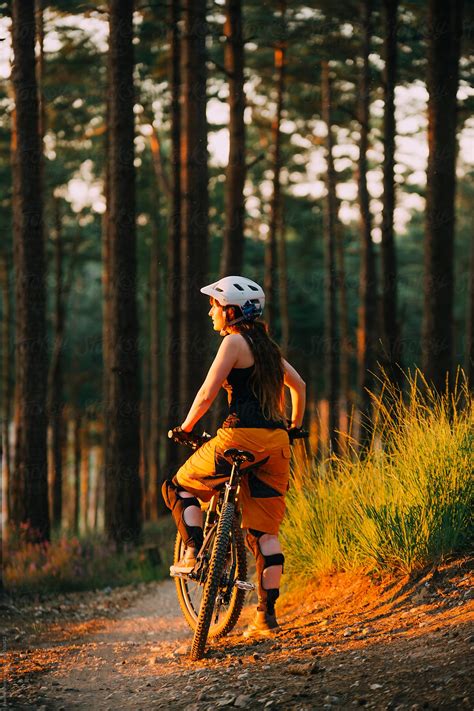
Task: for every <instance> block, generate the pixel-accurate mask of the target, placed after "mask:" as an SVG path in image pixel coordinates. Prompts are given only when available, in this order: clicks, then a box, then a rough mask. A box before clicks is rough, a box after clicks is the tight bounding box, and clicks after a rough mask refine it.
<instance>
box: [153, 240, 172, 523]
mask: <svg viewBox="0 0 474 711" xmlns="http://www.w3.org/2000/svg"><path fill="white" fill-rule="evenodd" d="M153 232H154V233H153V236H152V239H153V242H152V246H151V264H150V430H149V441H148V466H149V487H150V488H149V494H150V512H151V518H152V520H154V521H155V520H156V519H157V516H158V514H163V513H165V511H166V510H167V509H166V506H165V503H164V501H163V498H162V496H161V484H162V483H163V479H164V477H163V472H162V470H161V468H160V422H161V391H162V388H161V378H160V323H159V321H160V314H159V306H160V301H159V296H160V293H161V283H160V268H159V262H160V250H159V233H158V229H157V228H155V229H154V231H153Z"/></svg>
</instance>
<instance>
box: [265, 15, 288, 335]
mask: <svg viewBox="0 0 474 711" xmlns="http://www.w3.org/2000/svg"><path fill="white" fill-rule="evenodd" d="M279 7H280V13H281V22H282V26H283V27H284V24H285V12H286V2H280V5H279ZM285 52H286V42H285V41H284V40H283V41H279V42H277V45H276V47H275V52H274V58H275V59H274V61H275V72H276V91H277V99H276V113H275V116H274V118H273V121H272V145H273V194H272V199H271V204H270V224H269V231H268V237H267V242H266V245H265V278H264V289H265V296H266V300H265V307H266V313H267V315H266V320H267V322H268V326H269V328H270V331H271V332H273V333H274V331H275V323H276V313H277V309H276V281H277V269H278V265H277V234H278V229H279V217H280V215H281V184H280V172H281V131H280V123H281V114H282V110H283V92H284V88H285Z"/></svg>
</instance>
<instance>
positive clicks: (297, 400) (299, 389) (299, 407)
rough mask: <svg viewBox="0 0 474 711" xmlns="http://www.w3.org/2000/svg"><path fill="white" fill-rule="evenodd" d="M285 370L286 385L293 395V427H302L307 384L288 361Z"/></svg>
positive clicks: (284, 364)
mask: <svg viewBox="0 0 474 711" xmlns="http://www.w3.org/2000/svg"><path fill="white" fill-rule="evenodd" d="M283 367H284V369H285V377H284V381H283V382H284V383H285V385H286V386H287V387H288V388H289V390H290V395H291V426H292V427H301V425H302V424H303V415H304V410H305V406H306V383H305V381H304V380H303V378H302V377H301V375H300V374H299V373H298V371H297V370H295V369H294V368H293V366H292V365H290V364H289V363H288V362H287V361H286V360H283Z"/></svg>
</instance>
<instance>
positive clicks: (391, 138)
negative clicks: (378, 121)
mask: <svg viewBox="0 0 474 711" xmlns="http://www.w3.org/2000/svg"><path fill="white" fill-rule="evenodd" d="M397 12H398V0H384V35H385V36H384V59H385V70H384V105H385V106H384V118H383V125H384V127H383V134H384V161H383V211H382V244H381V248H382V334H383V361H384V364H385V368H386V372H387V375H388V377H389V378H390V380H391V381H392V383H393V384H394V385H395V386H397V387H398V388H400V387H401V386H402V371H401V367H402V364H401V358H402V353H401V340H400V333H399V327H398V315H397V255H396V251H395V239H394V230H393V214H394V210H395V179H394V166H395V131H396V126H395V86H396V82H397Z"/></svg>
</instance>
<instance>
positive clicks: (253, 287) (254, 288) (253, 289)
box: [247, 284, 258, 291]
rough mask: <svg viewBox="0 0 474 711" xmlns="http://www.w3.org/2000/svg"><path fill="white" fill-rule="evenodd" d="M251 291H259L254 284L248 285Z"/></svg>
mask: <svg viewBox="0 0 474 711" xmlns="http://www.w3.org/2000/svg"><path fill="white" fill-rule="evenodd" d="M247 286H248V288H249V289H252V291H258V289H257V287H256V286H253V285H252V284H247Z"/></svg>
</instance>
